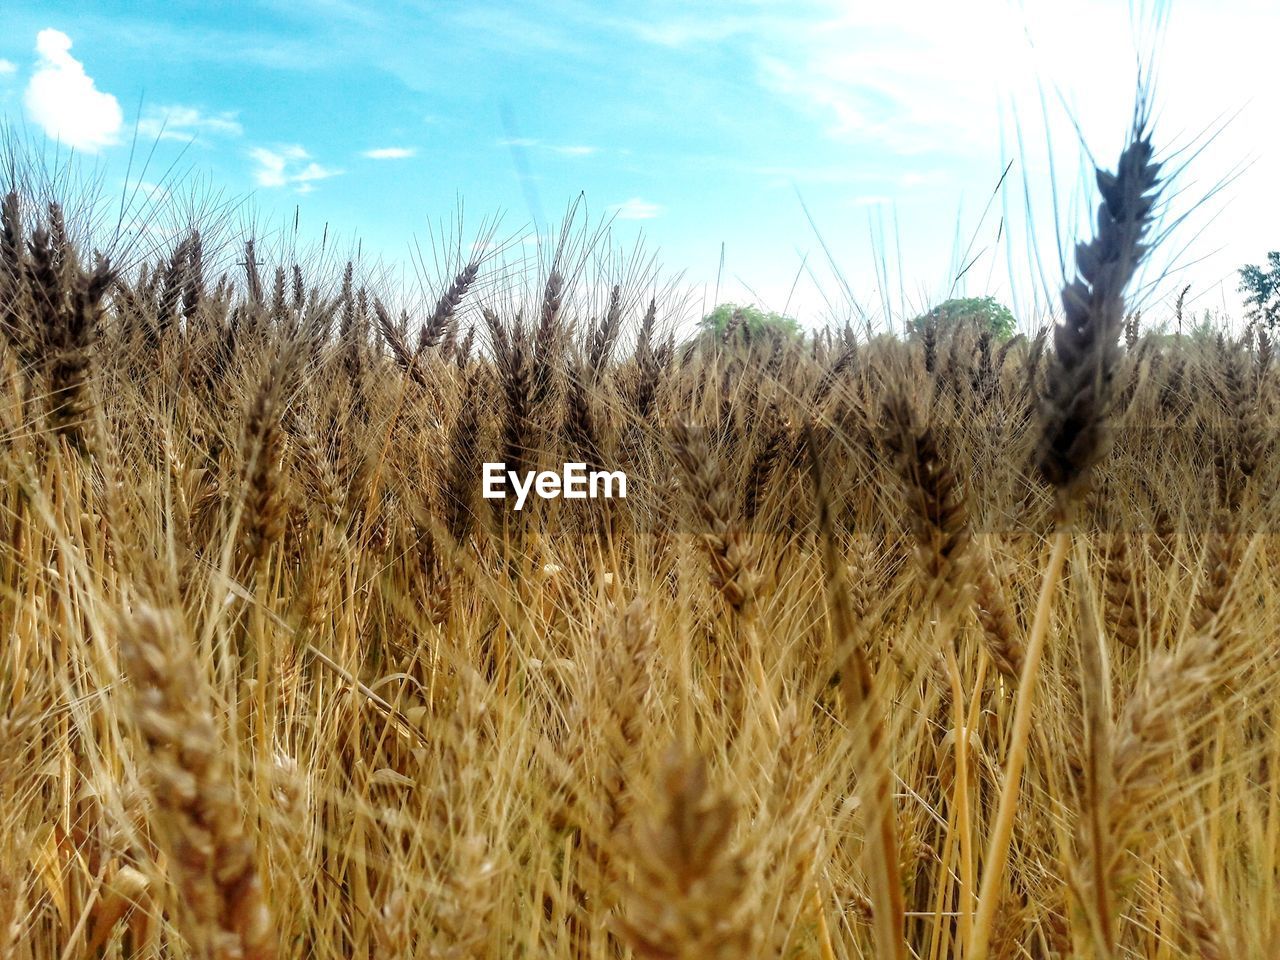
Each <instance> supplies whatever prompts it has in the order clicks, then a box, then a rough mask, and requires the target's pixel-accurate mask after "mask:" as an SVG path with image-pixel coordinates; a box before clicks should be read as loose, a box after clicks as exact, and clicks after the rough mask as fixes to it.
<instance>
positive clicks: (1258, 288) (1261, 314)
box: [1240, 250, 1280, 330]
mask: <svg viewBox="0 0 1280 960" xmlns="http://www.w3.org/2000/svg"><path fill="white" fill-rule="evenodd" d="M1267 263H1268V264H1269V265H1270V269H1266V270H1264V269H1263V268H1262V267H1259V266H1256V265H1254V264H1249V266H1247V267H1242V268H1241V270H1240V292H1241V293H1244V294H1247V296H1246V297H1245V298H1244V304H1245V312H1246V316H1248V317H1249V319H1250V320H1254V321H1261V322H1262V323H1264V324H1266V326H1267V329H1269V330H1274V329H1275V328H1276V326H1277V324H1280V250H1272V251H1271V252H1270V253H1269V254H1267Z"/></svg>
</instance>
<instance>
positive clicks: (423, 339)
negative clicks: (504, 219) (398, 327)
mask: <svg viewBox="0 0 1280 960" xmlns="http://www.w3.org/2000/svg"><path fill="white" fill-rule="evenodd" d="M479 273H480V264H478V263H476V262H474V261H472V262H471V263H469V264H467V265H466V266H465V267H463V268H462V270H460V271H459V272H458V275H457V276H456V277H454V278H453V283H451V284H449V288H448V289H447V290H445V292H444V293H443V294H441V295H440V299H439V300H437V301H436V306H435V309H434V310H432V311H431V316H430V317H428V318H427V322H426V323H425V324H424V325H423V327H422V330H421V331H419V333H418V351H417V352H418V353H422V352H423V351H424V350H429V349H430V348H432V347H434V346H437V345H438V344H439V343H440V340H441V338H442V337H443V336H444V334H445V330H447V329H448V328H449V326H450V325H451V324H452V323H453V319H454V315H455V314H456V313H457V311H458V307H459V306H460V305H461V304H462V299H463V297H465V296H466V295H467V291H468V290H470V289H471V285H472V284H473V283H475V281H476V276H477V275H478V274H479Z"/></svg>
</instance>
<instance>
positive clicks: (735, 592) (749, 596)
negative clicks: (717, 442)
mask: <svg viewBox="0 0 1280 960" xmlns="http://www.w3.org/2000/svg"><path fill="white" fill-rule="evenodd" d="M672 439H673V441H674V443H673V452H674V454H675V458H676V461H677V462H678V463H679V464H680V466H681V468H682V470H683V474H684V479H685V483H686V485H687V487H688V494H689V499H690V500H691V501H692V503H693V504H694V507H695V509H696V510H697V514H698V517H699V519H700V520H701V521H702V523H703V525H704V526H705V530H704V532H703V534H702V541H703V543H704V544H705V546H706V549H707V556H708V557H709V558H710V560H711V569H712V579H713V581H714V582H715V585H716V587H717V589H719V591H720V593H721V595H722V596H723V597H724V599H725V601H726V602H727V603H728V604H729V606H730V607H732V608H733V609H734V610H736V611H737V612H739V613H745V612H748V611H749V610H750V609H751V607H752V605H753V604H754V602H755V599H756V590H757V587H758V586H759V576H758V574H757V572H756V569H755V561H754V558H753V556H752V553H751V549H750V545H749V544H748V542H747V539H746V537H745V536H744V534H743V531H742V529H741V528H740V527H739V526H738V525H737V524H735V523H734V522H733V519H732V517H733V512H732V508H731V506H730V500H729V491H728V489H727V487H726V486H725V484H724V483H723V482H722V478H721V476H720V474H719V471H718V470H717V467H716V462H715V460H714V459H713V457H712V454H711V449H710V447H709V446H708V444H707V438H706V432H705V431H704V430H703V429H701V428H699V427H693V426H690V425H689V424H687V423H685V422H684V421H678V422H677V423H676V425H675V427H674V429H673V431H672Z"/></svg>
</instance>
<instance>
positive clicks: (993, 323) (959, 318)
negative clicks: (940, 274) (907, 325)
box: [911, 297, 1017, 339]
mask: <svg viewBox="0 0 1280 960" xmlns="http://www.w3.org/2000/svg"><path fill="white" fill-rule="evenodd" d="M962 323H971V324H973V325H974V326H976V327H978V328H980V329H981V328H985V329H987V330H990V331H991V332H992V333H993V334H994V335H995V336H997V337H1000V338H1001V339H1005V338H1008V337H1011V336H1013V334H1014V332H1015V330H1016V328H1017V323H1016V321H1015V320H1014V318H1013V313H1012V311H1010V310H1009V308H1008V307H1006V306H1005V305H1004V304H1003V303H1000V301H998V300H996V298H995V297H960V298H955V299H952V300H946V301H944V302H943V303H940V304H938V305H937V306H936V307H934V308H933V309H932V310H930V311H929V312H928V313H922V314H920V316H918V317H916V318H915V319H914V320H912V321H911V329H912V330H914V331H916V332H920V331H922V330H924V328H925V327H926V326H929V325H932V326H934V327H935V328H936V329H939V330H943V329H947V328H949V327H953V326H956V325H959V324H962Z"/></svg>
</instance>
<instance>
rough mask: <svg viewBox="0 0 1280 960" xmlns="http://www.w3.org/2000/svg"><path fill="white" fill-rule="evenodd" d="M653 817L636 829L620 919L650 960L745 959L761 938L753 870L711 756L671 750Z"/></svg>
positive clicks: (625, 935) (623, 931)
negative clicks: (749, 892)
mask: <svg viewBox="0 0 1280 960" xmlns="http://www.w3.org/2000/svg"><path fill="white" fill-rule="evenodd" d="M661 791H662V793H661V797H660V799H659V803H658V806H657V808H656V809H655V810H654V812H653V815H652V817H651V818H650V819H649V820H648V821H647V822H645V823H643V824H640V825H637V826H636V827H635V828H633V830H632V833H631V836H630V838H629V843H628V844H627V853H628V854H629V857H630V859H631V860H632V862H633V863H634V870H635V873H634V877H633V878H632V879H631V880H629V881H628V882H627V883H626V887H625V889H624V891H623V896H622V903H623V911H624V913H623V916H621V917H620V918H618V919H617V921H616V922H615V926H616V929H617V931H618V933H619V935H620V936H621V937H622V939H623V940H624V941H626V943H627V944H628V945H629V946H630V947H631V949H632V950H633V951H635V955H636V956H637V957H643V958H645V960H744V958H746V957H751V956H754V955H755V954H754V952H753V951H754V945H755V942H756V939H757V938H758V930H757V925H756V923H755V917H753V916H752V915H751V912H750V911H751V904H750V902H749V901H748V900H747V898H746V896H745V894H746V887H747V880H748V876H747V870H746V865H745V863H744V860H743V857H742V854H741V853H740V852H739V851H738V850H737V849H735V844H734V837H733V833H734V827H735V824H736V820H737V811H736V809H735V805H734V803H733V800H732V799H731V798H730V797H728V796H727V795H724V794H722V793H719V792H717V791H715V790H714V789H713V788H712V787H711V785H710V783H709V782H708V775H707V764H706V761H705V760H704V759H703V758H702V757H699V756H690V755H689V754H687V753H686V752H684V751H683V750H682V749H681V748H680V747H673V748H672V749H671V750H670V751H669V753H668V756H667V759H666V762H665V766H664V769H663V771H662V779H661Z"/></svg>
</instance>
